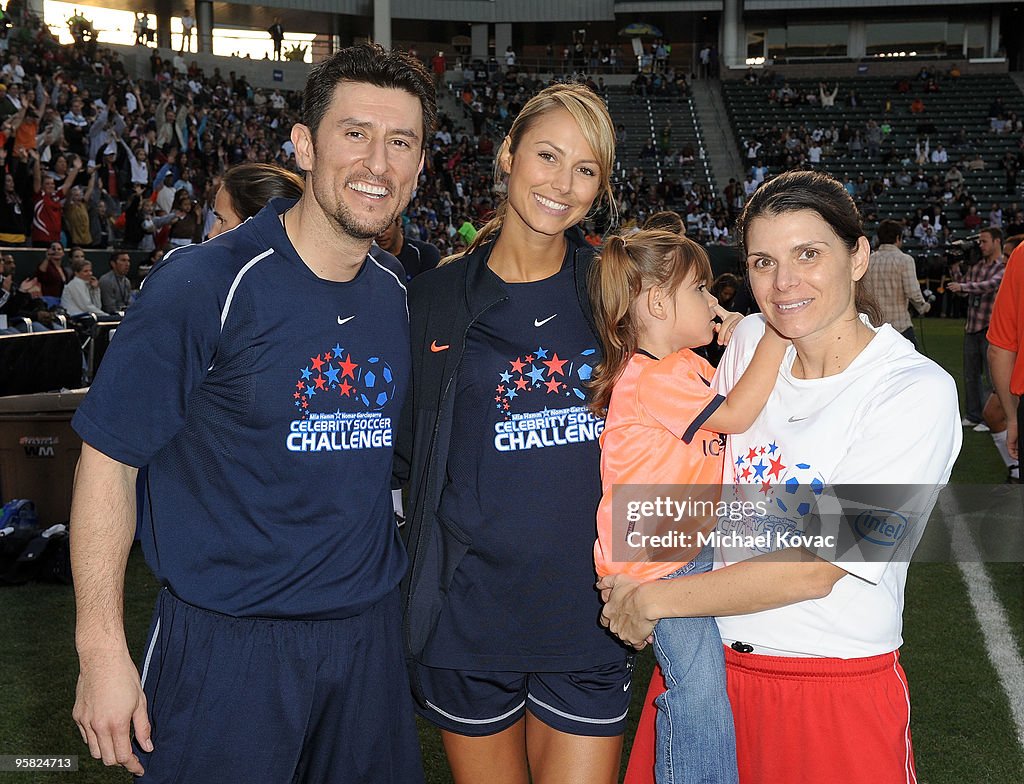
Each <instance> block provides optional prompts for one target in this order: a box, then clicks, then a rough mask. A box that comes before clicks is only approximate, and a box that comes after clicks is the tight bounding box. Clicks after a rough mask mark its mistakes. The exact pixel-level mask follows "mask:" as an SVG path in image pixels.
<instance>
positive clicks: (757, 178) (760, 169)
mask: <svg viewBox="0 0 1024 784" xmlns="http://www.w3.org/2000/svg"><path fill="white" fill-rule="evenodd" d="M750 174H751V176H752V177H753V178H754V183H755V184H757V185H760V184H761V183H762V182H764V178H765V177H767V176H768V167H767V166H765V165H764V162H763V161H762V160H761V159H760V158H758V159H757V160H756V161H755V162H754V165H753V166H752V167H750Z"/></svg>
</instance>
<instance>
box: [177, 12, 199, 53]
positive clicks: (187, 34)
mask: <svg viewBox="0 0 1024 784" xmlns="http://www.w3.org/2000/svg"><path fill="white" fill-rule="evenodd" d="M195 26H196V18H195V17H194V16H192V11H191V10H189V9H188V8H186V9H185V13H184V14H182V16H181V48H180V49H179V50H178V51H179V52H190V51H192V30H193V29H194V28H195Z"/></svg>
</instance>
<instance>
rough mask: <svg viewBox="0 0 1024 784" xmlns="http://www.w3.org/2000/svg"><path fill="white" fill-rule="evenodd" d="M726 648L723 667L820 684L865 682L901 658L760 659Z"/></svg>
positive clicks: (896, 655) (893, 655) (896, 654)
mask: <svg viewBox="0 0 1024 784" xmlns="http://www.w3.org/2000/svg"><path fill="white" fill-rule="evenodd" d="M724 648H725V665H726V667H730V668H733V669H736V670H742V671H746V672H749V673H751V674H754V675H759V676H762V677H770V678H784V679H787V680H793V679H796V680H799V679H801V678H807V679H814V680H820V679H822V678H834V679H852V678H868V677H871V676H874V675H878V674H879V673H881V672H886V671H891V670H892V669H893V667H895V666H896V665H897V664H898V662H899V658H900V654H899V651H891V652H889V653H883V654H880V655H878V656H864V657H859V658H855V659H834V658H819V657H807V656H763V655H761V654H759V653H740V652H738V651H735V650H733V649H732V648H730V647H729V646H724Z"/></svg>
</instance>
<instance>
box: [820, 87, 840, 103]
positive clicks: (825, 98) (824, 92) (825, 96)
mask: <svg viewBox="0 0 1024 784" xmlns="http://www.w3.org/2000/svg"><path fill="white" fill-rule="evenodd" d="M838 94H839V83H838V82H836V83H835V84H834V85H833V86H832V90H831V91H829V90H828V86H827V85H826V84H825V83H824V82H818V100H819V101H820V102H821V106H822V108H823V109H831V108H832V107H833V106H835V105H836V96H837V95H838Z"/></svg>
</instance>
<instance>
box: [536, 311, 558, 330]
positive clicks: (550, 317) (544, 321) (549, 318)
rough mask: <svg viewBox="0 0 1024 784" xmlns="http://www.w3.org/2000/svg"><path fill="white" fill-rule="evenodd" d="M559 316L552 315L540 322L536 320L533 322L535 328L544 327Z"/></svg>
mask: <svg viewBox="0 0 1024 784" xmlns="http://www.w3.org/2000/svg"><path fill="white" fill-rule="evenodd" d="M557 315H558V314H557V313H552V314H551V315H550V316H548V317H547V318H546V319H544V320H543V321H538V320H537V319H534V320H533V326H535V327H543V326H544V325H545V324H547V323H548V322H549V321H551V319H553V318H554V317H555V316H557Z"/></svg>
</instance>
